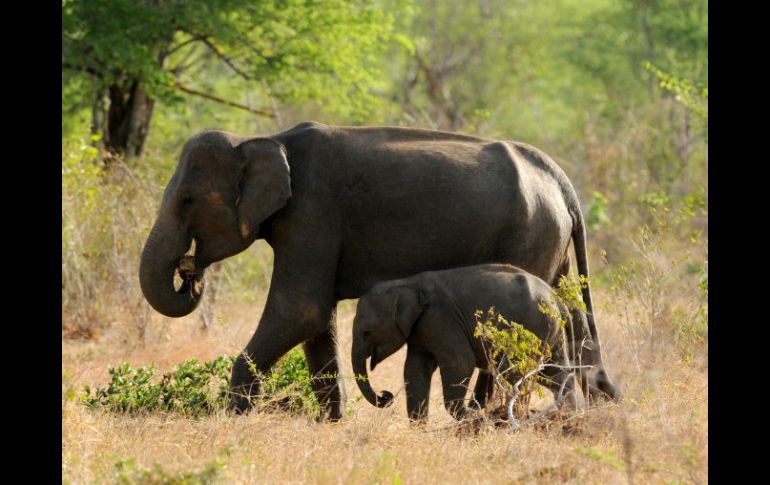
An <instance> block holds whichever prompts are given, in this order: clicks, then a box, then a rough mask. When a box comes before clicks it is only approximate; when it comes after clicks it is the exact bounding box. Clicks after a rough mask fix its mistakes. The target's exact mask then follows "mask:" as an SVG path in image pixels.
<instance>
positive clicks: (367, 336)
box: [364, 330, 372, 338]
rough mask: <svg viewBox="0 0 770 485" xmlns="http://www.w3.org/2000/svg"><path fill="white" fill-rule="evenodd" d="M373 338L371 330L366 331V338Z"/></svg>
mask: <svg viewBox="0 0 770 485" xmlns="http://www.w3.org/2000/svg"><path fill="white" fill-rule="evenodd" d="M371 336H372V332H370V331H369V330H364V338H369V337H371Z"/></svg>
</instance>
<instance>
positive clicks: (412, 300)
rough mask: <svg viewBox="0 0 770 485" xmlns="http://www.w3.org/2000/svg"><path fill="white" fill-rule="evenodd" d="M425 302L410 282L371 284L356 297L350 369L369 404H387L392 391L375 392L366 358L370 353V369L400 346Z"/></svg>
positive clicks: (420, 293) (423, 308)
mask: <svg viewBox="0 0 770 485" xmlns="http://www.w3.org/2000/svg"><path fill="white" fill-rule="evenodd" d="M427 305H428V300H427V298H426V297H425V294H424V293H423V292H422V291H421V290H419V289H417V288H413V287H410V286H390V287H387V288H382V287H380V288H378V287H376V286H375V287H374V288H373V289H372V291H370V292H369V293H367V294H366V295H364V296H363V297H362V298H361V299H360V300H359V302H358V308H357V309H356V317H355V319H354V320H353V350H352V357H353V358H352V360H353V373H354V374H355V375H356V383H357V384H358V388H359V389H360V390H361V393H362V394H363V395H364V397H365V398H366V400H367V401H369V403H371V404H372V405H374V406H377V407H385V406H388V405H389V404H391V403H392V399H393V394H392V393H391V392H389V391H383V393H382V395H381V396H379V397H378V396H377V394H376V393H375V392H374V390H373V389H372V385H371V383H370V382H369V374H368V372H367V370H366V359H368V358H369V357H371V361H370V366H371V368H372V370H374V368H375V367H376V366H377V364H378V363H380V362H382V361H383V360H385V359H386V358H387V357H389V356H390V355H392V354H393V353H394V352H396V351H397V350H398V349H400V348H401V347H403V345H404V344H405V343H406V340H407V338H409V335H410V334H411V333H412V327H413V326H414V323H415V322H416V321H417V319H418V318H419V317H420V315H421V314H422V312H423V311H424V310H425V308H426V307H427Z"/></svg>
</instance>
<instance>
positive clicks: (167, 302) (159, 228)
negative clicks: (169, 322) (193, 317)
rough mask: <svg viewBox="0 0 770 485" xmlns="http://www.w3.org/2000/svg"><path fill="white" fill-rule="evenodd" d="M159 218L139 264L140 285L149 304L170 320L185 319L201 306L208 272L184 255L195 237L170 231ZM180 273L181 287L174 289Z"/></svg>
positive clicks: (167, 225) (192, 258) (193, 258)
mask: <svg viewBox="0 0 770 485" xmlns="http://www.w3.org/2000/svg"><path fill="white" fill-rule="evenodd" d="M169 227H173V223H171V224H169V223H166V222H165V221H163V219H162V218H159V219H158V220H157V221H156V222H155V225H154V226H153V228H152V231H150V235H149V237H148V238H147V242H146V243H145V245H144V249H143V251H142V258H141V262H140V263H139V284H140V286H141V288H142V293H143V294H144V297H145V299H147V302H148V303H149V304H150V305H151V306H152V307H153V308H154V309H155V310H157V311H158V312H159V313H162V314H163V315H166V316H168V317H183V316H185V315H187V314H189V313H191V312H192V311H193V310H195V308H196V307H197V306H198V303H199V302H200V300H201V297H202V296H203V274H204V271H205V269H204V268H203V267H198V266H200V265H196V260H195V257H194V256H193V257H189V256H185V253H186V252H187V250H188V249H189V247H190V244H191V243H192V237H190V236H187V235H185V234H184V233H183V232H179V231H177V232H175V231H172V230H169ZM177 271H179V274H180V276H181V277H182V285H181V286H180V288H179V289H178V290H177V289H175V288H174V275H175V274H176V272H177Z"/></svg>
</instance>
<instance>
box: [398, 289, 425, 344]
mask: <svg viewBox="0 0 770 485" xmlns="http://www.w3.org/2000/svg"><path fill="white" fill-rule="evenodd" d="M391 291H392V292H393V294H394V297H395V298H394V300H395V301H394V320H395V322H396V326H397V327H398V328H399V330H400V331H401V334H402V335H403V336H404V339H406V338H407V337H409V335H410V334H411V333H412V327H413V326H414V323H415V322H416V321H417V319H418V318H419V317H420V315H421V314H422V312H423V311H425V308H426V307H427V306H428V303H429V302H428V298H427V296H426V295H425V293H424V292H423V291H422V290H421V289H417V288H412V287H409V286H399V287H396V288H394V289H393V290H391Z"/></svg>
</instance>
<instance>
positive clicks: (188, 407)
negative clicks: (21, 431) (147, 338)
mask: <svg viewBox="0 0 770 485" xmlns="http://www.w3.org/2000/svg"><path fill="white" fill-rule="evenodd" d="M234 362H235V357H231V356H226V355H223V356H220V357H217V358H216V359H213V360H210V361H207V362H199V361H198V360H197V359H190V360H186V361H184V362H182V363H181V364H179V365H178V366H177V367H175V368H174V369H173V370H172V371H171V372H168V373H165V374H163V375H162V376H161V378H160V380H158V379H155V376H156V371H155V369H154V368H153V366H143V367H138V368H136V369H133V368H132V367H131V365H130V364H128V363H124V364H122V365H120V366H119V367H110V368H109V373H110V377H111V380H110V383H109V384H108V385H107V387H104V388H102V387H97V388H96V389H95V390H92V389H91V388H90V386H86V387H85V388H84V390H83V395H82V400H83V403H84V404H86V405H87V406H89V407H91V408H102V409H106V410H109V411H113V412H122V413H138V412H173V413H179V414H183V415H187V416H194V417H200V416H204V415H207V414H212V413H215V412H217V411H221V410H225V409H227V402H228V396H229V389H230V375H231V373H232V367H233V363H234ZM262 377H263V379H262V394H261V395H260V396H259V398H256V400H255V403H254V404H255V405H256V406H257V407H258V408H259V407H276V404H277V405H278V406H277V407H280V408H283V409H287V410H290V411H292V412H298V413H304V412H307V413H309V412H311V411H315V410H317V409H318V404H317V401H316V399H315V395H314V394H313V389H312V387H311V385H310V382H311V377H310V370H309V368H308V366H307V361H306V360H305V357H304V355H303V354H302V352H301V351H300V350H299V349H298V348H295V349H293V350H292V351H290V352H289V353H288V354H287V355H286V356H285V357H284V358H283V359H281V360H280V361H279V362H278V363H277V364H276V366H275V367H274V368H273V369H272V370H271V371H270V372H269V373H267V374H266V375H264V376H262Z"/></svg>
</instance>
